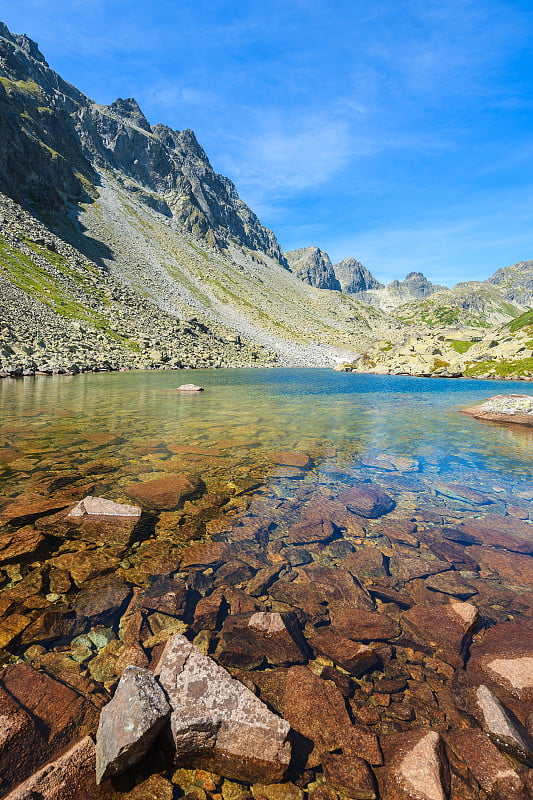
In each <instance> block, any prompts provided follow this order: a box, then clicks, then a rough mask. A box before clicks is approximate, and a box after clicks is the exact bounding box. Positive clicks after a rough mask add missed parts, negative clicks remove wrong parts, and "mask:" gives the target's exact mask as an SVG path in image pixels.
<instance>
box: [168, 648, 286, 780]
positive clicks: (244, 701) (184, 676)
mask: <svg viewBox="0 0 533 800" xmlns="http://www.w3.org/2000/svg"><path fill="white" fill-rule="evenodd" d="M157 673H158V676H159V682H160V683H161V686H162V687H163V689H164V690H165V692H166V694H167V697H168V699H169V702H170V705H171V706H172V714H171V718H170V722H171V730H172V738H173V740H174V744H175V746H176V759H177V760H178V761H179V759H180V757H183V756H186V757H187V762H188V763H192V764H194V766H196V767H200V768H204V769H209V770H211V771H212V772H216V773H218V774H219V775H225V776H226V777H228V778H231V779H233V780H240V781H245V782H250V783H254V782H257V781H258V780H261V782H262V783H276V782H278V781H280V780H282V779H283V776H284V774H285V772H286V770H287V767H288V766H289V762H290V758H291V745H290V743H289V741H288V739H287V737H288V734H289V731H290V725H289V723H288V722H287V721H286V720H284V719H281V717H278V716H276V714H273V713H272V712H271V711H270V710H269V709H268V708H267V706H266V705H265V704H264V703H263V702H261V700H259V698H257V697H256V696H255V695H254V694H253V693H252V692H251V691H250V690H249V689H248V688H247V687H246V686H244V685H243V684H242V683H240V682H239V681H236V680H234V679H233V678H232V677H231V676H230V675H229V674H228V673H227V672H226V670H225V669H223V667H220V666H219V665H218V664H217V663H216V662H215V661H213V659H212V658H209V657H208V656H205V655H203V653H201V652H200V650H198V648H197V647H195V646H194V645H192V644H191V643H190V642H189V641H188V640H187V639H186V638H185V637H184V636H180V635H179V634H176V635H175V636H172V637H171V638H170V639H169V640H168V642H167V643H166V645H165V649H164V651H163V653H162V655H161V660H160V662H159V665H158V668H157Z"/></svg>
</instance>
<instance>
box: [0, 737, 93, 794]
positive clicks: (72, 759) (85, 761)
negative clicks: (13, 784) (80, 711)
mask: <svg viewBox="0 0 533 800" xmlns="http://www.w3.org/2000/svg"><path fill="white" fill-rule="evenodd" d="M97 796H98V792H97V788H96V780H95V748H94V742H93V740H92V739H91V737H90V736H85V737H84V738H83V739H81V740H79V741H77V742H76V743H75V744H73V745H71V746H70V747H69V748H68V750H67V751H66V752H64V753H62V754H61V755H60V756H58V757H57V758H55V759H54V760H53V761H51V762H50V763H48V764H46V766H44V767H42V769H40V770H38V771H37V772H35V773H34V774H33V775H32V776H31V777H30V778H28V779H27V780H26V781H24V783H23V784H21V785H20V786H17V788H16V789H14V790H13V791H12V792H11V793H10V794H9V795H8V796H7V798H6V800H27V799H28V798H30V797H31V798H36V797H38V798H42V800H93V798H96V797H97Z"/></svg>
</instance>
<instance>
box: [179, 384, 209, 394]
mask: <svg viewBox="0 0 533 800" xmlns="http://www.w3.org/2000/svg"><path fill="white" fill-rule="evenodd" d="M203 390H204V387H203V386H197V385H196V384H195V383H182V384H181V386H178V392H203Z"/></svg>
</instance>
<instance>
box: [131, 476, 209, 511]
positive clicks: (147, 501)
mask: <svg viewBox="0 0 533 800" xmlns="http://www.w3.org/2000/svg"><path fill="white" fill-rule="evenodd" d="M204 489H205V487H204V485H203V483H202V481H201V480H200V479H199V478H197V477H195V476H192V475H167V476H166V477H164V478H155V479H154V480H150V481H142V482H139V483H130V484H129V485H128V486H126V487H125V489H124V491H125V492H126V494H127V495H129V497H133V499H134V500H137V501H139V502H140V503H142V504H143V505H144V506H146V507H147V508H157V509H162V510H166V511H170V510H172V509H173V508H178V507H179V506H180V504H181V503H183V501H184V500H186V499H187V498H191V497H198V496H200V495H201V494H202V492H203V491H204Z"/></svg>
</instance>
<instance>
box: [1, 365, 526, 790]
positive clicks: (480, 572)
mask: <svg viewBox="0 0 533 800" xmlns="http://www.w3.org/2000/svg"><path fill="white" fill-rule="evenodd" d="M74 380H79V379H74ZM345 380H348V378H345ZM208 394H209V392H205V393H202V394H201V395H199V393H198V396H195V397H187V398H184V400H183V402H187V403H190V404H192V403H202V402H204V395H208ZM205 402H207V401H205ZM457 417H458V418H459V419H461V415H457ZM463 419H466V418H463ZM466 423H467V424H470V421H468V420H466ZM261 424H263V425H265V424H266V423H265V422H264V419H262V421H261ZM458 424H460V423H458ZM472 425H475V426H479V427H483V426H481V425H480V423H478V422H475V421H474V422H472ZM80 430H81V429H80ZM489 432H490V431H489ZM15 434H16V431H15V433H14V432H13V428H12V426H11V427H9V426H6V427H3V428H2V429H0V465H1V469H2V474H3V479H4V480H3V490H2V495H1V497H0V525H1V537H0V584H1V588H0V617H1V625H0V647H1V650H0V658H1V663H2V665H3V666H2V670H1V672H0V717H1V719H2V725H1V726H0V792H1V793H2V795H3V796H5V797H7V798H9V799H10V800H15V798H17V800H29V799H30V798H39V799H41V798H42V799H43V800H69V798H76V800H84V799H85V798H87V800H89V798H90V799H91V800H92V798H94V799H95V800H96V798H102V799H103V798H106V799H107V798H109V800H119V798H123V799H124V800H171V798H189V799H190V800H252V798H253V799H254V800H304V798H309V800H344V799H345V798H353V800H378V798H382V799H383V800H484V798H497V799H499V800H527V798H531V797H533V568H532V566H533V559H532V555H533V536H532V535H531V534H532V531H533V524H532V523H533V502H532V501H533V482H532V481H531V480H530V477H529V472H524V477H523V479H521V480H516V479H514V478H506V477H505V476H503V475H502V476H499V478H496V477H495V473H494V472H490V471H488V470H485V471H483V470H481V469H478V470H477V471H476V470H475V469H474V467H473V466H472V465H471V466H470V470H469V471H468V470H467V471H465V472H464V474H465V475H469V476H470V480H468V481H466V482H465V481H463V482H459V481H457V480H450V476H449V475H445V474H443V473H442V470H440V471H439V469H437V462H436V460H435V459H434V460H433V461H432V458H431V454H430V452H429V450H426V452H425V454H424V455H421V454H413V452H411V451H407V450H406V451H405V452H404V453H403V454H402V453H398V452H392V450H391V449H390V448H389V449H388V450H387V449H386V448H384V449H382V450H376V451H370V450H367V451H366V452H365V453H362V452H359V453H358V454H357V456H356V455H355V454H354V453H350V457H349V458H348V457H347V455H346V452H345V450H344V449H343V448H342V447H340V446H339V444H338V441H337V442H335V441H334V442H333V443H332V444H330V445H322V446H319V445H318V444H317V442H316V441H315V442H314V443H313V442H312V441H311V440H310V439H309V440H308V441H307V445H308V446H307V447H304V446H300V447H287V448H285V449H284V448H281V449H277V450H274V449H270V450H265V451H257V452H255V455H250V452H251V453H253V452H254V451H253V448H252V449H251V450H248V451H247V457H246V459H244V458H243V456H242V454H241V455H235V448H237V450H238V446H239V442H238V441H236V440H235V439H230V438H229V437H230V431H229V429H228V431H227V435H226V439H224V438H223V437H222V436H221V435H219V436H218V444H217V446H214V444H213V443H212V442H211V443H209V444H207V443H206V442H205V441H204V442H203V443H202V442H201V441H200V439H198V440H197V441H193V437H191V436H189V437H187V436H186V435H185V433H184V434H183V435H182V437H181V440H180V441H181V443H179V442H177V440H174V441H170V440H169V439H168V438H166V439H165V438H164V437H163V435H161V436H160V437H159V438H158V437H157V436H156V437H154V438H151V439H150V440H148V439H147V440H145V441H144V442H143V443H140V442H138V441H130V442H126V443H124V441H121V439H120V437H119V436H118V435H117V434H113V433H108V432H105V431H103V430H100V431H99V430H94V429H93V428H91V429H89V428H84V429H83V432H79V434H78V435H77V436H76V437H73V439H72V444H71V448H72V451H71V454H70V456H68V452H67V451H65V450H63V451H62V452H61V453H60V452H58V451H55V450H54V449H53V448H54V446H56V443H53V444H51V443H50V441H46V436H45V432H41V434H40V435H41V442H42V445H41V449H40V450H39V448H38V447H36V446H35V445H34V447H33V450H32V453H31V457H30V455H28V454H27V453H25V452H21V450H20V449H18V444H17V442H18V440H17V436H16V435H15ZM22 435H23V434H22V433H20V432H19V436H22ZM187 438H188V442H187ZM292 441H293V439H292V438H291V436H289V435H288V437H287V443H288V444H290V443H292ZM304 443H305V440H304V438H303V437H301V439H300V445H303V444H304ZM241 444H242V442H241ZM121 448H122V449H127V450H128V452H129V458H130V460H131V462H132V463H134V464H135V465H137V468H136V470H135V469H134V468H133V467H131V466H130V472H129V474H128V475H127V476H126V475H124V476H121V472H120V469H121V458H120V456H119V454H120V453H121V452H122V449H121ZM74 452H75V457H74ZM117 476H118V477H117Z"/></svg>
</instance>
